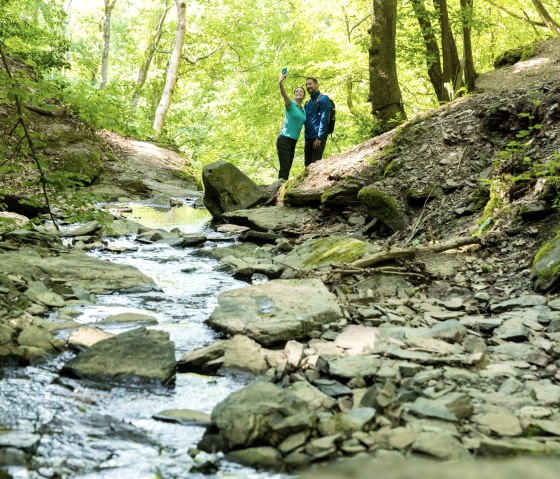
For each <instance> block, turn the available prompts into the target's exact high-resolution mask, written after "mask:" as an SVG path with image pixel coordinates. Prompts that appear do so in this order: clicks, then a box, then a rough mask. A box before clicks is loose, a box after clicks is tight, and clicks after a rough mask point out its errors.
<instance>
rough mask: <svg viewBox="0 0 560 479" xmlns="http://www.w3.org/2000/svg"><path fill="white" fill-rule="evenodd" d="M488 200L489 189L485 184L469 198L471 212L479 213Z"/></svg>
mask: <svg viewBox="0 0 560 479" xmlns="http://www.w3.org/2000/svg"><path fill="white" fill-rule="evenodd" d="M489 200H490V187H489V186H488V185H486V184H485V185H481V186H479V187H478V188H477V189H476V190H475V191H474V192H473V194H472V195H471V197H470V202H471V210H472V211H480V210H482V209H484V207H485V206H486V204H487V203H488V201H489Z"/></svg>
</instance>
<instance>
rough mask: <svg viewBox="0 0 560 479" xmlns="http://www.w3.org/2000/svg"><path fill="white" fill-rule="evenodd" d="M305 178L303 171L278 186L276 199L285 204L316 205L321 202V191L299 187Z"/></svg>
mask: <svg viewBox="0 0 560 479" xmlns="http://www.w3.org/2000/svg"><path fill="white" fill-rule="evenodd" d="M304 179H305V173H302V174H301V175H299V176H298V177H296V178H292V179H290V180H288V181H286V183H284V184H283V185H282V186H281V187H280V191H279V193H278V199H279V200H280V202H281V203H282V204H284V205H287V206H318V205H320V204H321V192H320V191H317V190H308V189H305V188H302V189H300V188H299V187H300V185H301V184H302V183H303V180H304Z"/></svg>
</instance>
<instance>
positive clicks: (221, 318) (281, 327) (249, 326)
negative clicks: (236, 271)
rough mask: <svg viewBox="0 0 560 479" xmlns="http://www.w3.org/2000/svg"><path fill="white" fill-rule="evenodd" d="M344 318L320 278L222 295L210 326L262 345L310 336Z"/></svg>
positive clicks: (272, 283) (275, 282) (277, 282)
mask: <svg viewBox="0 0 560 479" xmlns="http://www.w3.org/2000/svg"><path fill="white" fill-rule="evenodd" d="M341 316H342V312H341V310H340V307H339V306H338V302H337V300H336V297H335V296H334V295H333V294H332V293H331V292H329V290H328V289H327V288H326V287H325V285H324V284H323V283H322V282H321V281H320V280H318V279H279V280H272V281H268V282H267V283H261V284H257V285H254V286H249V287H247V288H241V289H233V290H230V291H226V292H224V293H222V294H220V295H219V296H218V307H217V308H216V309H215V310H214V311H213V312H212V314H211V315H210V318H209V319H208V324H210V326H212V327H213V328H215V329H217V330H219V331H224V332H226V333H229V334H243V335H245V336H249V337H250V338H252V339H254V340H255V341H257V342H258V343H261V344H265V345H268V344H272V343H276V342H279V341H288V340H290V339H303V338H306V337H308V335H309V333H310V332H311V331H314V330H316V329H318V328H320V326H321V325H322V324H328V323H331V322H333V321H337V320H338V319H339V318H340V317H341Z"/></svg>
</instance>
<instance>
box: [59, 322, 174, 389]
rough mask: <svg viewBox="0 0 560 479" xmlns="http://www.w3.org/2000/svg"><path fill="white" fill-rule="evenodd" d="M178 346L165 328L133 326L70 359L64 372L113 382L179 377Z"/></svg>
mask: <svg viewBox="0 0 560 479" xmlns="http://www.w3.org/2000/svg"><path fill="white" fill-rule="evenodd" d="M175 369H176V367H175V346H174V344H173V343H172V342H171V341H169V334H168V333H166V332H163V331H157V330H147V329H145V328H138V329H133V330H132V331H127V332H126V333H122V334H119V335H117V336H114V337H112V338H109V339H105V340H103V341H99V342H98V343H95V344H94V345H93V346H91V347H90V348H89V349H88V350H86V351H85V352H83V353H81V354H80V355H78V357H76V358H75V359H72V360H70V361H68V362H67V363H66V364H65V365H64V368H63V370H62V373H63V374H66V375H69V376H73V377H78V378H84V379H90V380H94V381H103V382H105V381H109V382H118V383H120V382H128V381H136V382H138V381H140V382H152V381H156V382H159V383H161V384H163V385H167V384H171V383H173V382H174V380H175Z"/></svg>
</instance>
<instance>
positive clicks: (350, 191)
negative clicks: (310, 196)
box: [321, 178, 364, 206]
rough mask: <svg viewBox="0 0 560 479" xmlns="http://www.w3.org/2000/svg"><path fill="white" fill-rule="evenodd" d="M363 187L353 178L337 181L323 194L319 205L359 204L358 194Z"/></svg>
mask: <svg viewBox="0 0 560 479" xmlns="http://www.w3.org/2000/svg"><path fill="white" fill-rule="evenodd" d="M363 187H364V184H363V183H362V182H361V181H359V180H357V179H355V178H348V179H345V180H342V181H337V182H336V183H335V184H333V185H332V186H330V187H329V188H327V189H326V190H325V191H324V192H323V194H322V195H321V203H322V204H325V205H335V206H336V205H355V204H359V200H358V192H359V191H360V190H361V189H362V188H363Z"/></svg>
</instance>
